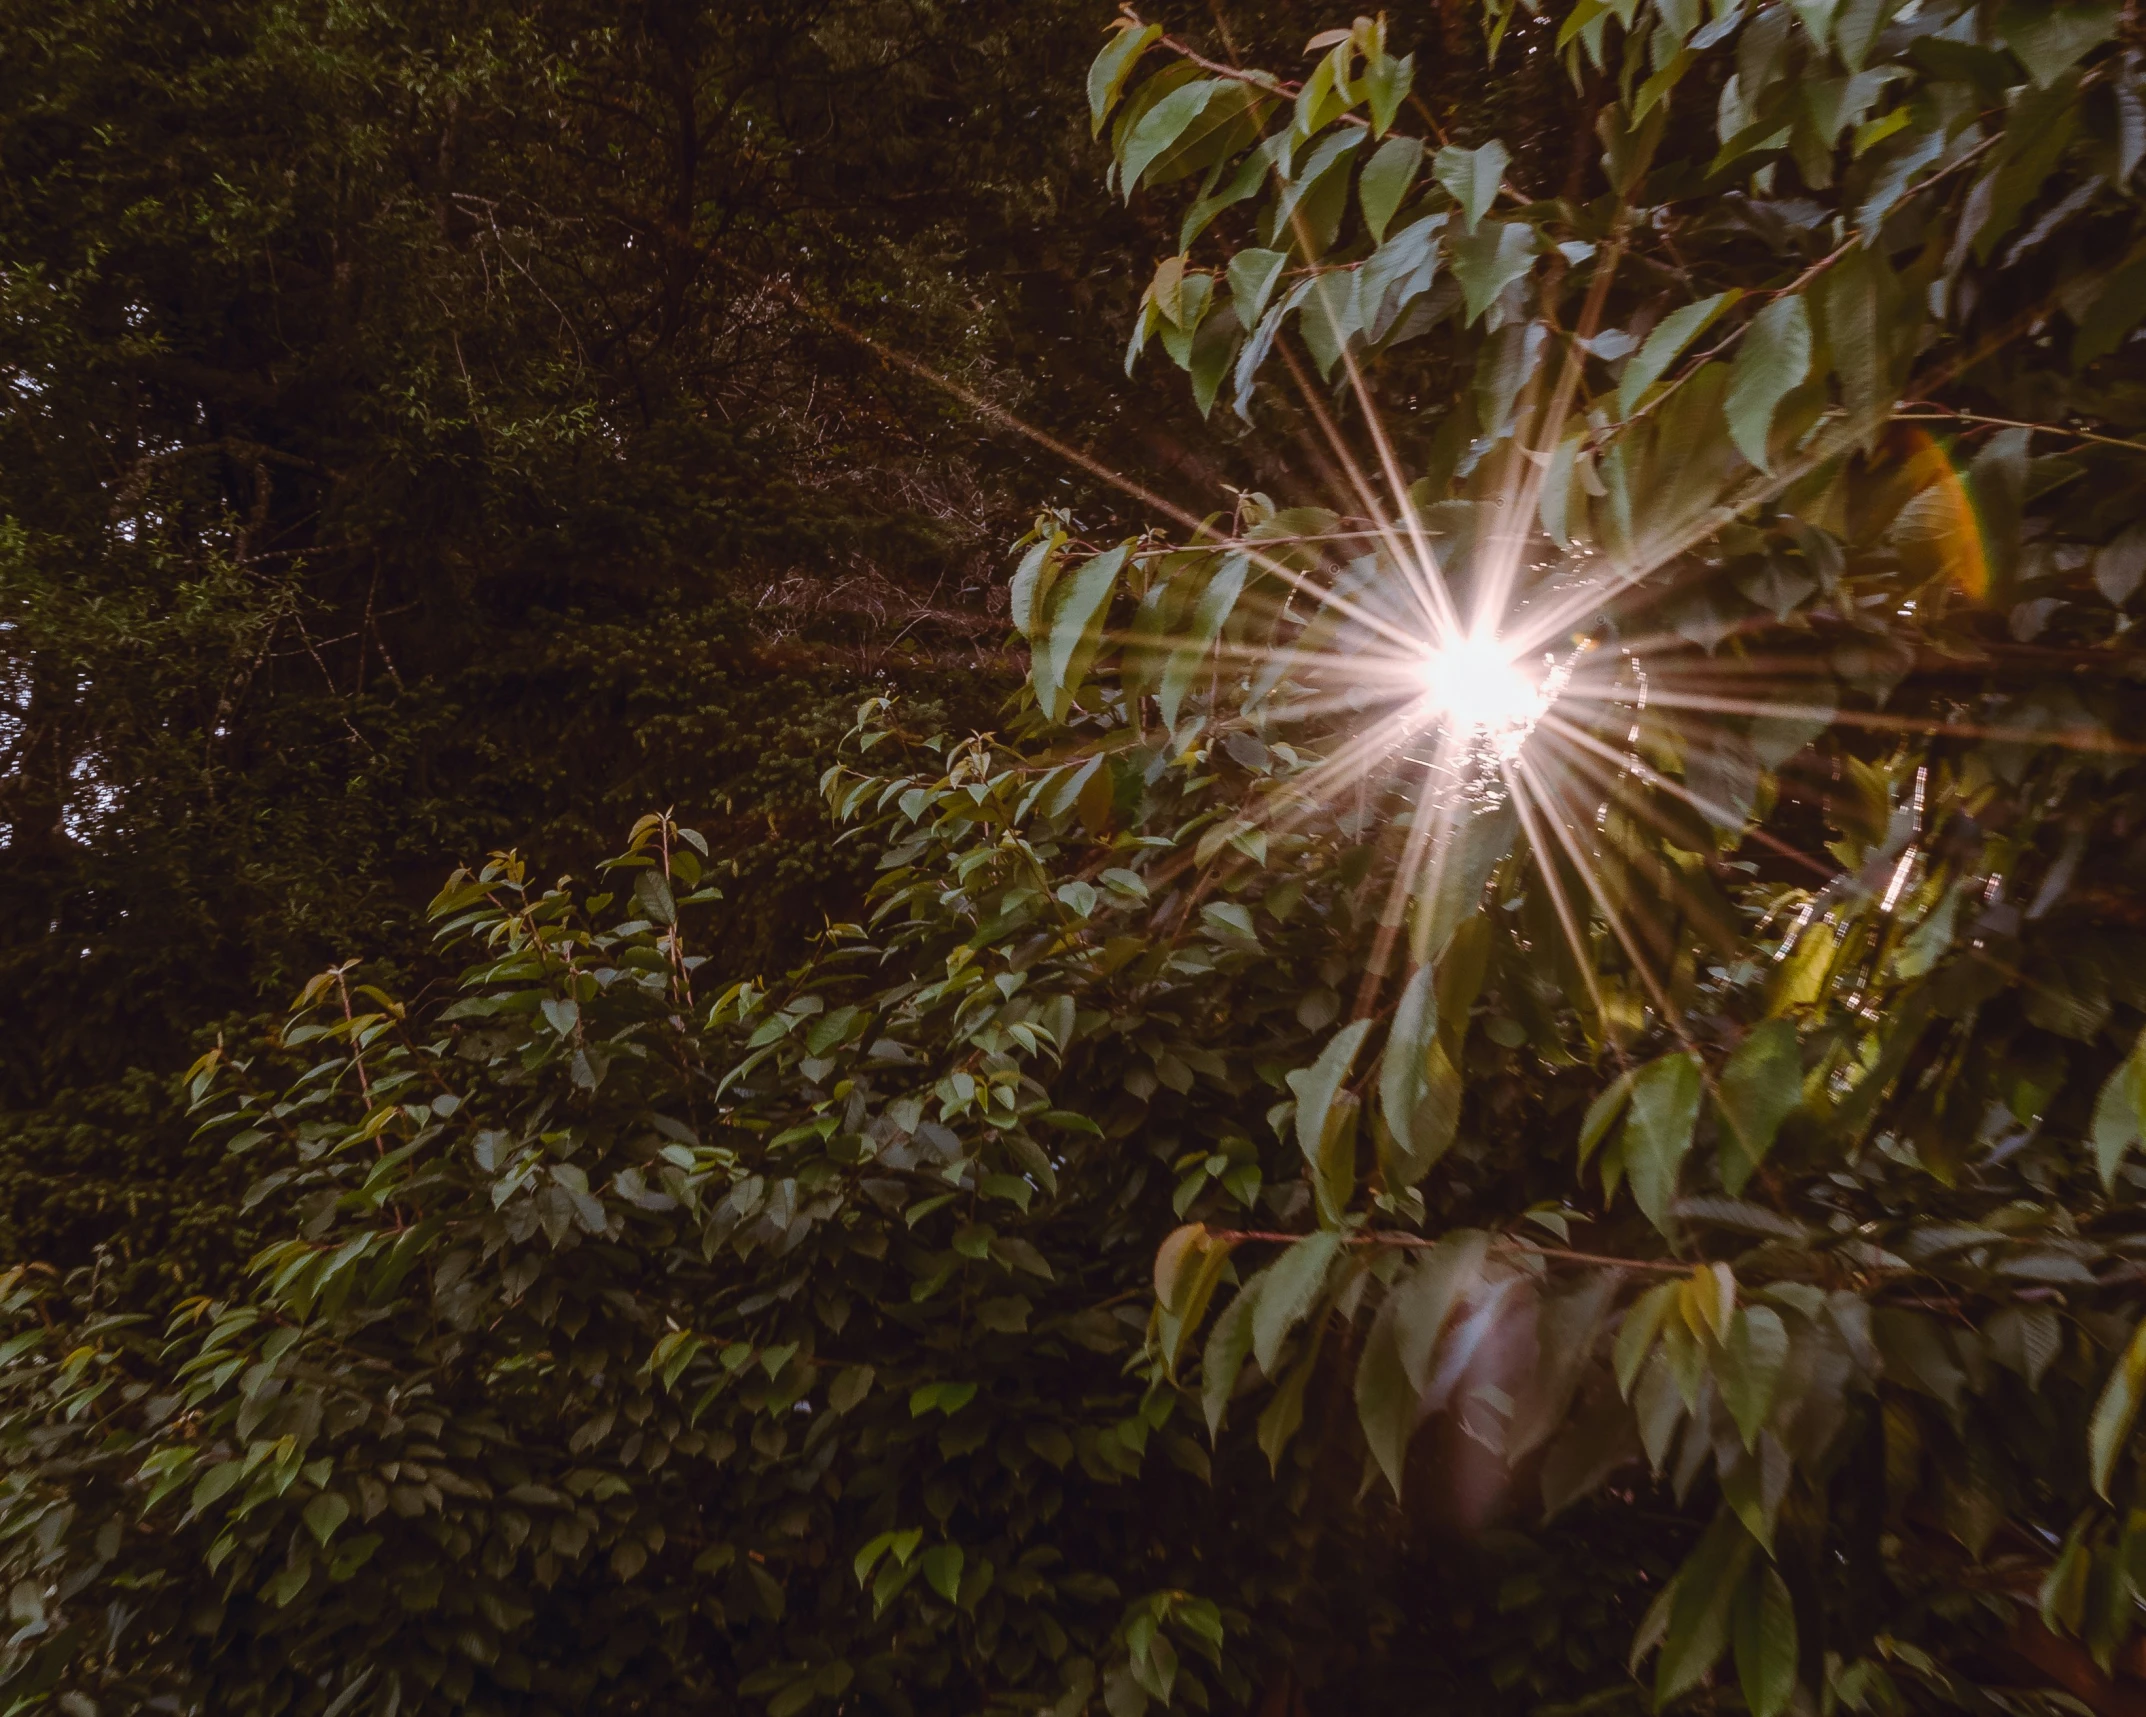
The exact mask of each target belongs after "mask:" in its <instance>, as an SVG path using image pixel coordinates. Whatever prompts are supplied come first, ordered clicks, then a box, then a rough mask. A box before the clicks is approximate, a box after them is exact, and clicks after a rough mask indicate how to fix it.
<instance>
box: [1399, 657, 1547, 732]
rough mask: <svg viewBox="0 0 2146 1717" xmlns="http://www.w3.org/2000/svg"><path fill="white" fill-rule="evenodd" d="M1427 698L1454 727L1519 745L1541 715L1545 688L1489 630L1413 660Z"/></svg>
mask: <svg viewBox="0 0 2146 1717" xmlns="http://www.w3.org/2000/svg"><path fill="white" fill-rule="evenodd" d="M1416 674H1417V677H1418V678H1419V679H1421V680H1422V682H1423V688H1424V694H1425V702H1426V703H1428V704H1429V706H1430V708H1431V709H1432V710H1433V711H1434V712H1435V713H1436V714H1437V715H1439V716H1441V717H1443V718H1444V719H1445V720H1446V721H1448V722H1449V723H1451V724H1452V725H1453V726H1454V727H1456V728H1458V729H1461V730H1463V731H1465V732H1467V733H1471V734H1480V735H1482V736H1484V737H1485V738H1488V739H1490V740H1492V741H1493V742H1495V743H1496V744H1498V746H1499V748H1500V749H1501V750H1503V749H1508V748H1510V749H1514V750H1517V749H1518V747H1519V745H1520V744H1521V742H1522V741H1524V740H1525V739H1526V738H1527V736H1528V733H1529V731H1530V730H1531V729H1532V728H1533V727H1534V725H1535V723H1536V722H1537V721H1538V720H1540V719H1541V717H1542V712H1543V710H1544V708H1545V707H1546V706H1547V705H1548V702H1549V698H1548V696H1547V695H1546V691H1545V688H1544V687H1543V686H1542V685H1540V684H1538V683H1537V682H1536V680H1535V679H1533V678H1532V677H1531V676H1530V675H1529V673H1528V671H1527V670H1526V669H1525V668H1523V667H1522V666H1521V665H1520V663H1519V662H1518V661H1517V660H1516V659H1515V658H1514V655H1513V652H1512V650H1511V649H1510V648H1509V647H1508V646H1506V645H1505V644H1503V643H1501V642H1499V640H1498V639H1497V638H1495V637H1493V636H1491V635H1490V634H1488V633H1471V634H1469V635H1468V636H1465V637H1461V638H1456V639H1455V640H1454V641H1453V642H1452V643H1450V644H1446V645H1443V646H1441V647H1440V648H1438V649H1435V650H1433V651H1431V653H1430V654H1429V655H1427V656H1425V657H1424V658H1423V660H1422V661H1421V662H1419V663H1418V664H1417V665H1416Z"/></svg>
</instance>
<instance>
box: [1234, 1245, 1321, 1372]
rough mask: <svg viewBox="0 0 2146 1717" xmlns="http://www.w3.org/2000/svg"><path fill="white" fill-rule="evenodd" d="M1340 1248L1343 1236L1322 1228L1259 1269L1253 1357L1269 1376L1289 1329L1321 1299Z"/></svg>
mask: <svg viewBox="0 0 2146 1717" xmlns="http://www.w3.org/2000/svg"><path fill="white" fill-rule="evenodd" d="M1340 1252H1341V1236H1340V1235H1339V1234H1337V1233H1335V1232H1334V1231H1333V1230H1332V1229H1321V1230H1320V1231H1319V1232H1318V1233H1316V1234H1307V1235H1305V1236H1304V1238H1303V1239H1301V1240H1299V1241H1297V1242H1296V1244H1295V1245H1293V1246H1291V1247H1290V1248H1289V1249H1288V1250H1287V1251H1286V1252H1284V1253H1283V1254H1282V1255H1281V1256H1280V1257H1279V1258H1277V1259H1275V1261H1274V1262H1273V1263H1272V1264H1269V1265H1268V1266H1267V1267H1266V1269H1264V1270H1262V1271H1261V1272H1260V1273H1259V1277H1258V1281H1259V1298H1258V1301H1257V1303H1256V1304H1255V1305H1254V1306H1253V1308H1252V1357H1253V1358H1254V1359H1256V1360H1257V1361H1258V1362H1259V1369H1260V1370H1262V1371H1264V1372H1265V1373H1266V1374H1267V1375H1268V1376H1269V1377H1272V1376H1273V1375H1274V1368H1275V1361H1276V1360H1277V1359H1278V1358H1279V1357H1280V1355H1281V1349H1282V1343H1283V1342H1284V1341H1285V1340H1287V1339H1288V1336H1289V1332H1290V1331H1291V1330H1293V1329H1295V1328H1296V1327H1297V1325H1298V1324H1300V1323H1302V1322H1303V1321H1304V1320H1305V1318H1306V1317H1308V1316H1309V1315H1310V1313H1311V1309H1312V1307H1313V1306H1314V1305H1316V1304H1317V1303H1318V1300H1319V1295H1320V1292H1321V1290H1322V1289H1324V1288H1325V1286H1326V1277H1327V1271H1328V1270H1329V1268H1330V1267H1331V1266H1332V1265H1333V1262H1334V1260H1335V1258H1336V1257H1337V1256H1339V1255H1340ZM1217 1333H1219V1332H1217Z"/></svg>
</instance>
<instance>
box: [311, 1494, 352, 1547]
mask: <svg viewBox="0 0 2146 1717" xmlns="http://www.w3.org/2000/svg"><path fill="white" fill-rule="evenodd" d="M349 1518H350V1504H349V1502H348V1501H346V1500H345V1499H344V1498H343V1497H342V1496H341V1495H340V1494H339V1493H338V1492H335V1491H332V1490H324V1491H322V1492H321V1493H320V1495H318V1496H316V1497H315V1498H314V1499H313V1500H312V1501H311V1502H309V1503H307V1504H306V1506H305V1515H304V1520H305V1523H306V1530H307V1531H308V1532H310V1533H312V1535H313V1541H314V1542H315V1543H316V1544H318V1545H320V1546H321V1547H322V1548H323V1549H326V1548H327V1544H328V1540H329V1539H331V1538H333V1537H334V1536H335V1529H336V1528H337V1527H339V1526H341V1525H342V1524H343V1522H344V1521H346V1520H348V1519H349Z"/></svg>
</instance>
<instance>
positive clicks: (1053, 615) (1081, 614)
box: [1029, 543, 1132, 721]
mask: <svg viewBox="0 0 2146 1717" xmlns="http://www.w3.org/2000/svg"><path fill="white" fill-rule="evenodd" d="M1131 548H1132V545H1131V544H1130V543H1120V544H1119V545H1118V546H1117V547H1116V548H1113V549H1106V550H1104V552H1103V553H1101V554H1099V555H1095V556H1093V557H1092V558H1091V559H1089V560H1088V561H1087V562H1086V563H1085V564H1083V565H1082V566H1081V568H1080V569H1079V570H1078V571H1077V572H1075V573H1073V574H1071V575H1070V576H1069V577H1065V578H1061V579H1060V580H1059V581H1058V582H1057V583H1056V584H1055V585H1054V586H1053V587H1052V589H1051V592H1050V594H1049V596H1048V597H1047V598H1046V599H1045V606H1046V607H1047V609H1048V617H1047V618H1046V620H1045V622H1044V627H1043V641H1042V643H1041V645H1040V646H1039V647H1038V648H1037V649H1036V650H1035V651H1034V652H1033V653H1032V656H1031V658H1030V670H1029V672H1030V678H1031V679H1032V681H1033V682H1034V684H1035V688H1036V701H1037V703H1039V704H1040V705H1041V706H1042V708H1043V713H1044V714H1045V715H1046V716H1048V717H1049V718H1050V719H1051V720H1053V721H1063V720H1064V719H1065V718H1066V715H1067V712H1068V711H1069V710H1070V709H1071V707H1072V694H1073V691H1074V689H1075V688H1076V687H1077V686H1078V685H1079V683H1080V679H1081V677H1082V676H1083V675H1084V674H1085V673H1086V672H1087V665H1088V662H1089V660H1090V659H1092V658H1093V656H1094V654H1095V650H1096V646H1097V644H1098V642H1099V641H1100V639H1101V635H1102V626H1103V616H1104V615H1105V614H1106V613H1107V612H1108V611H1109V608H1110V598H1111V593H1112V592H1113V591H1115V590H1116V589H1117V585H1118V574H1119V572H1120V571H1121V570H1123V568H1124V566H1125V557H1126V555H1127V553H1128V552H1130V550H1131Z"/></svg>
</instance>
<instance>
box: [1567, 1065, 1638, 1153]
mask: <svg viewBox="0 0 2146 1717" xmlns="http://www.w3.org/2000/svg"><path fill="white" fill-rule="evenodd" d="M1638 1077H1639V1069H1638V1068H1636V1067H1628V1068H1626V1069H1625V1070H1624V1071H1623V1072H1622V1073H1620V1074H1618V1075H1617V1077H1616V1078H1614V1079H1612V1080H1611V1081H1610V1082H1609V1083H1608V1084H1607V1085H1605V1086H1604V1087H1603V1088H1602V1091H1601V1093H1600V1095H1598V1096H1597V1097H1596V1098H1595V1100H1594V1101H1593V1102H1592V1103H1590V1104H1588V1105H1587V1116H1586V1119H1584V1120H1583V1121H1581V1123H1580V1166H1581V1167H1582V1168H1585V1167H1586V1166H1587V1159H1588V1158H1589V1157H1591V1156H1593V1155H1594V1153H1595V1147H1596V1146H1597V1145H1599V1144H1600V1143H1601V1142H1602V1140H1603V1136H1604V1135H1605V1134H1607V1133H1608V1132H1609V1130H1610V1128H1611V1127H1613V1126H1615V1125H1616V1122H1617V1117H1618V1116H1619V1115H1622V1114H1623V1113H1624V1108H1625V1105H1626V1104H1627V1103H1629V1102H1630V1101H1631V1100H1632V1081H1633V1080H1635V1079H1637V1078H1638Z"/></svg>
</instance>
